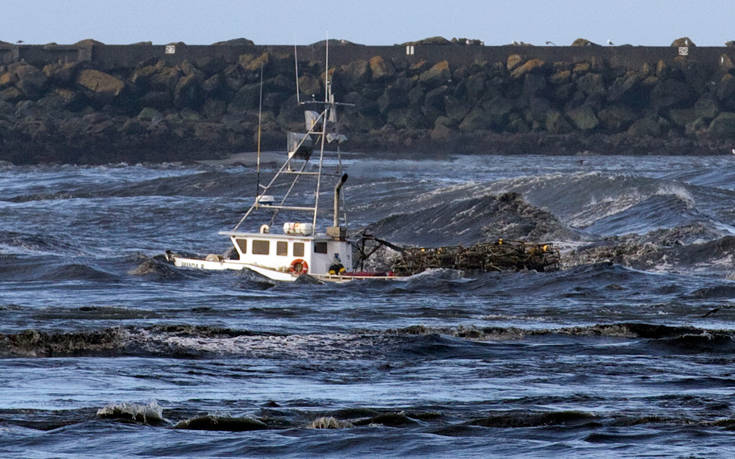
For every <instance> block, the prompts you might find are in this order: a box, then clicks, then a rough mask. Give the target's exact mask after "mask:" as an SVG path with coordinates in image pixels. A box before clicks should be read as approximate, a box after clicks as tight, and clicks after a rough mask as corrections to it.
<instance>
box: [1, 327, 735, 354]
mask: <svg viewBox="0 0 735 459" xmlns="http://www.w3.org/2000/svg"><path fill="white" fill-rule="evenodd" d="M539 337H543V338H544V339H549V338H551V339H561V338H564V337H584V338H627V339H630V338H634V339H642V340H646V341H645V342H643V343H641V345H642V346H648V347H651V346H654V347H657V348H667V347H668V348H676V349H680V350H691V351H705V352H707V351H712V352H725V351H728V352H729V351H732V350H734V349H735V330H713V329H703V328H697V327H684V326H668V325H659V324H649V323H625V322H622V323H610V324H597V325H588V326H574V327H561V328H551V329H539V328H518V327H498V326H489V327H480V326H459V327H429V326H424V325H416V326H411V327H407V328H400V329H388V330H385V331H370V330H365V331H361V332H359V333H356V334H352V333H333V334H272V333H260V332H259V333H254V332H251V331H244V330H243V331H238V330H229V329H220V328H212V327H205V326H202V327H193V326H184V325H181V326H154V327H148V328H140V327H124V328H123V327H118V328H108V329H102V330H97V331H92V332H75V333H46V332H41V331H37V330H27V331H24V332H21V333H18V334H10V335H0V355H2V356H32V357H57V356H69V355H103V356H120V355H143V356H150V355H161V356H167V357H178V358H199V357H207V356H210V357H212V356H222V357H248V358H272V359H299V360H309V359H324V360H344V359H361V358H367V357H368V356H372V357H375V356H377V355H383V356H392V357H394V358H401V357H402V358H405V357H408V356H414V357H416V356H426V357H431V358H440V357H441V356H463V355H464V356H470V355H481V354H482V353H483V352H485V351H486V350H488V349H487V348H484V347H481V348H477V347H475V345H474V344H473V343H491V342H499V341H513V340H525V339H532V338H539Z"/></svg>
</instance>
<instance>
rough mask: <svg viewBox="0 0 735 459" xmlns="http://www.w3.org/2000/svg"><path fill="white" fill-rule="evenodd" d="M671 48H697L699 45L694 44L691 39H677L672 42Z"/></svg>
mask: <svg viewBox="0 0 735 459" xmlns="http://www.w3.org/2000/svg"><path fill="white" fill-rule="evenodd" d="M671 46H676V47H680V48H681V47H692V48H693V47H695V46H697V45H695V44H694V42H693V41H692V40H691V39H690V38H689V37H681V38H677V39H676V40H674V41H672V42H671Z"/></svg>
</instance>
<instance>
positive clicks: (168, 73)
mask: <svg viewBox="0 0 735 459" xmlns="http://www.w3.org/2000/svg"><path fill="white" fill-rule="evenodd" d="M156 67H157V68H156V72H154V73H153V74H152V75H151V76H150V80H149V84H150V88H151V89H152V90H153V91H168V92H170V93H173V91H174V89H175V88H176V84H177V83H178V82H179V78H181V71H180V70H179V69H178V68H176V67H167V66H161V65H157V66H156Z"/></svg>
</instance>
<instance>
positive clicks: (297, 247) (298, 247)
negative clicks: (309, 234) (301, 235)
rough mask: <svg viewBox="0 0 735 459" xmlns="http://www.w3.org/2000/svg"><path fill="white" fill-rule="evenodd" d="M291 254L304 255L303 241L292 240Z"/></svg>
mask: <svg viewBox="0 0 735 459" xmlns="http://www.w3.org/2000/svg"><path fill="white" fill-rule="evenodd" d="M293 256H294V257H303V256H304V243H303V242H294V243H293Z"/></svg>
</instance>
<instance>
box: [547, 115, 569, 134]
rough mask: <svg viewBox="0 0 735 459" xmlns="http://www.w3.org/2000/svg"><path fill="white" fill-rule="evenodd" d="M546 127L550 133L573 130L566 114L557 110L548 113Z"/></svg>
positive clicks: (563, 132)
mask: <svg viewBox="0 0 735 459" xmlns="http://www.w3.org/2000/svg"><path fill="white" fill-rule="evenodd" d="M545 127H546V131H548V132H549V133H550V134H566V133H568V132H571V131H572V126H571V125H570V124H569V122H568V121H567V120H566V118H565V117H564V115H563V114H562V113H560V112H558V111H556V110H551V111H549V112H548V113H547V114H546V120H545Z"/></svg>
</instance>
